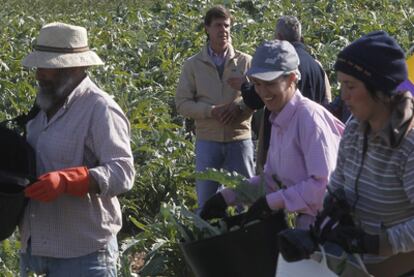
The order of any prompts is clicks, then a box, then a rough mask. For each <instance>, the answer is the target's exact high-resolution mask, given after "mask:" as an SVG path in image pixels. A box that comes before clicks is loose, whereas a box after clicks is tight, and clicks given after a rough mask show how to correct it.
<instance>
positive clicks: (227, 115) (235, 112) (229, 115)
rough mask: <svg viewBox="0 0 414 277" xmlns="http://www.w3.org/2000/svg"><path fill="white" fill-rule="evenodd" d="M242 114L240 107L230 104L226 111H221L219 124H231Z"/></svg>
mask: <svg viewBox="0 0 414 277" xmlns="http://www.w3.org/2000/svg"><path fill="white" fill-rule="evenodd" d="M241 114H242V110H241V108H240V106H239V105H238V104H236V103H234V102H233V103H230V104H229V105H228V106H227V109H225V110H224V111H223V113H222V114H221V122H222V123H223V124H224V125H228V124H232V123H233V122H234V121H236V120H237V119H238V118H239V116H240V115H241Z"/></svg>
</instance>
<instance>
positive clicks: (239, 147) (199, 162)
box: [195, 139, 254, 207]
mask: <svg viewBox="0 0 414 277" xmlns="http://www.w3.org/2000/svg"><path fill="white" fill-rule="evenodd" d="M195 152H196V171H197V172H200V171H204V170H206V169H207V168H215V169H221V168H222V169H225V170H227V171H230V172H232V171H236V172H237V173H239V174H242V175H244V176H246V177H251V176H253V173H254V157H253V153H254V147H253V142H252V140H251V139H246V140H238V141H233V142H215V141H206V140H197V141H196V147H195ZM219 187H220V184H219V183H217V182H213V181H208V180H196V190H197V198H198V207H202V206H203V205H204V203H205V202H206V201H207V200H208V199H209V198H210V197H211V196H212V195H214V194H215V193H216V192H217V189H218V188H219Z"/></svg>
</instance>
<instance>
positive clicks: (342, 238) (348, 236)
mask: <svg viewBox="0 0 414 277" xmlns="http://www.w3.org/2000/svg"><path fill="white" fill-rule="evenodd" d="M326 239H327V240H328V241H330V242H333V243H336V244H338V245H340V246H341V247H342V248H343V249H344V250H345V251H346V252H348V253H360V254H362V253H369V254H375V255H378V253H379V241H380V239H379V235H370V234H367V233H365V232H364V230H362V229H360V228H358V227H353V226H338V227H336V228H334V229H333V230H331V232H330V233H329V234H328V235H327V238H326Z"/></svg>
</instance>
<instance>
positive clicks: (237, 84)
mask: <svg viewBox="0 0 414 277" xmlns="http://www.w3.org/2000/svg"><path fill="white" fill-rule="evenodd" d="M245 81H246V78H245V77H242V76H240V77H230V78H228V79H227V84H228V85H229V86H230V87H231V88H232V89H235V90H241V87H242V85H243V83H244V82H245Z"/></svg>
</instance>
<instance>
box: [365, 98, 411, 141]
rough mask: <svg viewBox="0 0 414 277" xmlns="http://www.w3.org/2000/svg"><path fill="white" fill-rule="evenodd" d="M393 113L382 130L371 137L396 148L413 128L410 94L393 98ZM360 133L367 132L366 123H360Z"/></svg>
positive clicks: (367, 126) (367, 125)
mask: <svg viewBox="0 0 414 277" xmlns="http://www.w3.org/2000/svg"><path fill="white" fill-rule="evenodd" d="M392 105H393V111H392V113H391V116H390V118H389V120H388V122H387V124H386V125H385V126H384V128H383V129H382V130H380V131H379V132H378V133H377V134H375V135H373V136H372V139H374V138H379V139H381V140H382V141H384V142H385V144H386V145H387V146H389V147H393V148H394V147H397V146H399V145H400V143H401V142H402V140H403V138H404V137H405V136H406V135H407V134H408V132H409V131H410V130H411V129H412V128H413V126H414V100H413V97H412V95H411V93H410V92H408V91H407V92H404V93H401V94H398V95H395V96H394V98H393V103H392ZM360 131H363V132H366V131H369V124H368V122H361V125H360Z"/></svg>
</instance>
